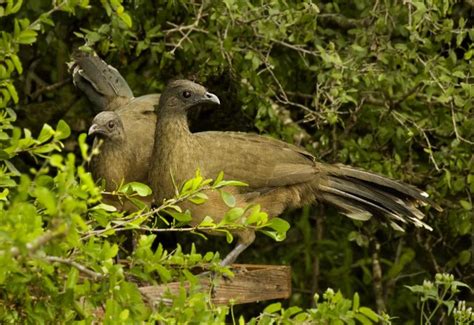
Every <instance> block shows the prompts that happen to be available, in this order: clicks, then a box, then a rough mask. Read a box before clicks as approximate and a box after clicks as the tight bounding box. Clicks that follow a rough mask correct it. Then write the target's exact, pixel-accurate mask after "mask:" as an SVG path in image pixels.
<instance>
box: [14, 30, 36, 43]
mask: <svg viewBox="0 0 474 325" xmlns="http://www.w3.org/2000/svg"><path fill="white" fill-rule="evenodd" d="M36 35H37V33H36V31H34V30H31V29H25V30H22V31H21V32H20V34H19V35H18V37H17V42H18V43H20V44H32V43H34V42H35V41H36Z"/></svg>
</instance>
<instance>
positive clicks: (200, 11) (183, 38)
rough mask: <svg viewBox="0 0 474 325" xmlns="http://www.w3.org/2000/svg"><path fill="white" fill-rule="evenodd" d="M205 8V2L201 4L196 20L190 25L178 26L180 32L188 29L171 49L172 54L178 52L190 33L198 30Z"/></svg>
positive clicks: (177, 29)
mask: <svg viewBox="0 0 474 325" xmlns="http://www.w3.org/2000/svg"><path fill="white" fill-rule="evenodd" d="M203 10H204V3H203V4H202V5H201V7H199V10H198V13H197V16H196V19H195V20H194V22H193V23H192V24H190V25H188V26H183V27H181V28H176V31H179V32H182V31H183V30H187V31H186V33H185V34H184V35H183V37H181V39H180V40H179V41H178V43H177V44H176V45H175V46H174V48H173V49H172V50H171V51H170V53H171V54H174V52H176V50H177V49H178V48H181V45H182V43H183V42H184V41H185V40H186V39H188V37H189V35H190V34H191V33H192V32H193V31H197V26H198V25H199V22H200V20H201V18H202V12H203Z"/></svg>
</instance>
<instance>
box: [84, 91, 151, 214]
mask: <svg viewBox="0 0 474 325" xmlns="http://www.w3.org/2000/svg"><path fill="white" fill-rule="evenodd" d="M155 101H156V99H155V97H154V96H148V97H146V96H144V97H139V98H136V99H133V100H131V101H130V103H129V104H128V105H126V106H123V107H121V108H120V109H118V110H116V111H104V112H101V113H99V114H97V115H96V116H95V117H94V119H93V121H92V125H91V126H90V128H89V131H88V135H89V136H91V137H94V141H93V144H92V150H93V152H95V153H96V154H94V155H92V157H91V161H90V170H91V173H92V177H93V178H94V180H95V181H97V182H99V181H101V180H104V181H105V187H104V189H105V191H106V192H113V191H116V190H117V189H118V188H119V187H120V186H121V185H123V184H126V183H130V182H140V183H144V184H146V183H147V180H148V166H149V162H150V159H151V154H152V149H153V142H154V132H155V126H156V113H155V111H154V103H155ZM108 201H109V202H110V203H111V204H112V205H114V206H116V207H117V208H119V209H120V210H126V211H134V210H136V207H135V206H133V205H130V204H128V203H127V204H124V205H122V204H121V202H120V201H118V200H117V199H111V197H109V200H108ZM143 201H144V203H146V205H148V206H149V205H150V203H151V199H150V200H148V199H145V200H143Z"/></svg>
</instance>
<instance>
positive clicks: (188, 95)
mask: <svg viewBox="0 0 474 325" xmlns="http://www.w3.org/2000/svg"><path fill="white" fill-rule="evenodd" d="M183 97H184V98H189V97H191V92H190V91H189V90H185V91H183Z"/></svg>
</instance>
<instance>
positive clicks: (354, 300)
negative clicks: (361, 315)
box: [352, 292, 360, 311]
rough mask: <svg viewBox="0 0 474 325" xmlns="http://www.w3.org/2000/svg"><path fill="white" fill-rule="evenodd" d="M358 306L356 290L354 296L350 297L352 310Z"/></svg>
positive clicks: (355, 309) (358, 300)
mask: <svg viewBox="0 0 474 325" xmlns="http://www.w3.org/2000/svg"><path fill="white" fill-rule="evenodd" d="M359 306H360V299H359V294H358V293H357V292H356V293H354V297H353V298H352V310H353V311H357V310H358V309H359Z"/></svg>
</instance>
